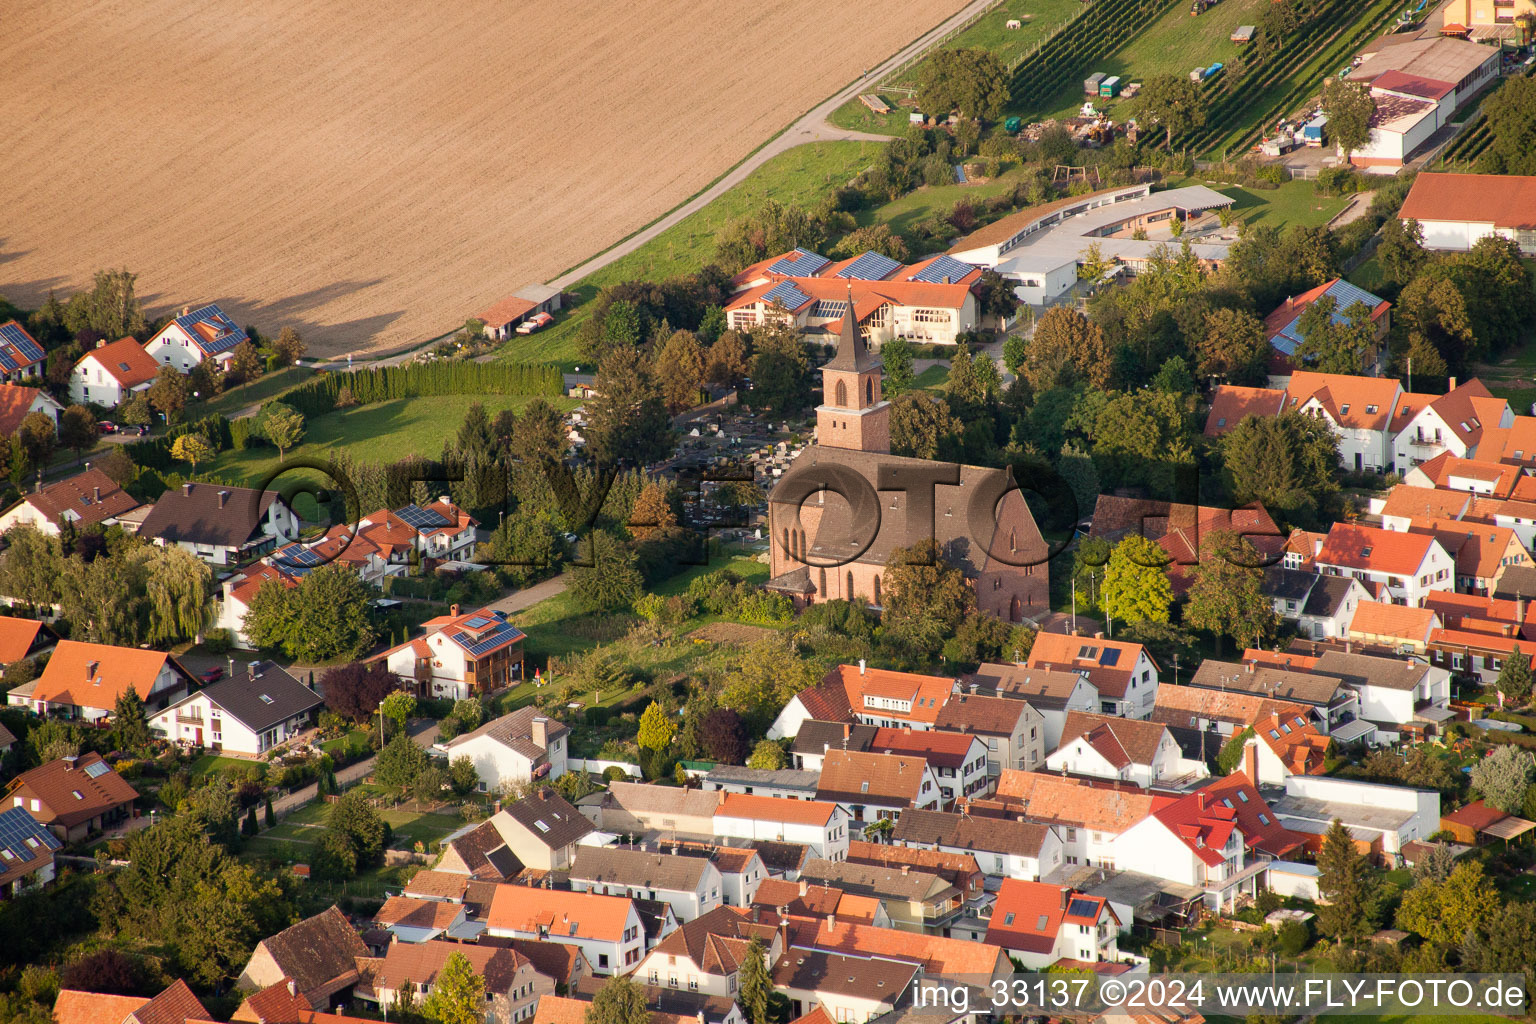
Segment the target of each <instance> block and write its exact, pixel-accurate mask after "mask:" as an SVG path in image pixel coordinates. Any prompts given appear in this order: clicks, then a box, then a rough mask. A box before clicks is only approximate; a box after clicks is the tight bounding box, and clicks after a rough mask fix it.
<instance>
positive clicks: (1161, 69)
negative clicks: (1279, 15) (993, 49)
mask: <svg viewBox="0 0 1536 1024" xmlns="http://www.w3.org/2000/svg"><path fill="white" fill-rule="evenodd" d="M1269 4H1270V0H1223V2H1221V3H1219V4H1217V5H1216V6H1215V7H1212V8H1211V9H1210V10H1208V11H1206V13H1204V14H1202V15H1200V16H1199V17H1191V16H1190V13H1189V5H1188V4H1187V3H1177V4H1174V5H1173V6H1172V7H1170V8H1169V9H1168V10H1167V11H1166V12H1165V13H1164V14H1163V15H1162V16H1161V17H1160V18H1158V19H1157V20H1156V21H1154V22H1152V24H1151V25H1148V26H1147V27H1146V29H1144V30H1143V31H1142V32H1140V33H1138V34H1137V35H1136V36H1135V37H1133V38H1132V39H1131V40H1130V41H1129V42H1127V43H1126V44H1125V45H1124V46H1122V47H1120V49H1118V50H1116V51H1115V52H1114V53H1112V54H1105V55H1104V56H1102V57H1100V58H1099V59H1098V60H1096V61H1095V62H1094V64H1093V67H1092V69H1091V72H1092V71H1102V72H1104V73H1105V74H1106V75H1119V76H1120V78H1121V79H1122V80H1123V81H1125V82H1145V81H1146V80H1147V79H1149V78H1152V77H1154V76H1156V75H1170V74H1171V75H1187V74H1189V72H1190V71H1192V70H1193V69H1195V68H1197V67H1202V68H1203V67H1207V66H1209V65H1211V64H1213V63H1215V62H1217V61H1221V62H1222V63H1230V62H1231V60H1232V58H1233V57H1234V56H1236V55H1237V53H1238V51H1239V50H1240V49H1241V47H1239V46H1238V44H1237V43H1234V42H1232V39H1231V35H1232V31H1233V29H1235V28H1237V27H1238V26H1239V25H1254V24H1257V23H1258V21H1259V16H1260V15H1261V14H1262V13H1263V12H1264V9H1265V8H1266V7H1268V6H1269ZM1091 72H1090V73H1091ZM1081 77H1083V78H1086V77H1087V75H1086V74H1085V75H1083V76H1081ZM1085 99H1087V97H1085V96H1084V95H1083V88H1082V82H1081V81H1071V82H1068V83H1067V84H1066V85H1064V86H1062V88H1061V91H1060V92H1058V93H1057V94H1056V95H1055V96H1053V97H1052V98H1051V100H1050V102H1048V103H1047V104H1046V105H1045V106H1046V113H1045V114H1043V115H1041V116H1045V117H1068V116H1070V115H1072V114H1074V113H1076V111H1077V108H1078V107H1079V106H1081V105H1082V103H1083V101H1084V100H1085ZM1103 102H1104V101H1099V100H1095V101H1094V103H1095V105H1099V106H1102V104H1103ZM1108 102H1109V106H1110V109H1111V110H1113V109H1114V108H1115V107H1116V105H1118V104H1119V101H1108ZM1029 113H1030V116H1035V114H1034V112H1029ZM1122 119H1123V118H1121V117H1116V120H1122Z"/></svg>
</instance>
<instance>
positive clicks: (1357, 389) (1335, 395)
mask: <svg viewBox="0 0 1536 1024" xmlns="http://www.w3.org/2000/svg"><path fill="white" fill-rule="evenodd" d="M1399 388H1400V385H1399V384H1398V382H1397V381H1396V380H1395V379H1394V378H1391V377H1357V376H1351V375H1349V374H1342V373H1316V372H1314V371H1312V370H1297V371H1296V372H1295V373H1293V374H1292V375H1291V381H1290V383H1289V384H1288V385H1286V388H1285V393H1286V398H1287V401H1286V408H1287V409H1300V408H1301V407H1302V406H1304V405H1306V404H1307V402H1308V401H1310V400H1312V399H1314V398H1315V399H1317V401H1318V404H1320V405H1321V406H1322V407H1323V408H1324V409H1325V410H1327V412H1328V415H1329V416H1331V417H1332V418H1333V420H1334V422H1336V423H1338V424H1339V425H1341V426H1345V427H1353V428H1355V429H1359V430H1386V429H1388V427H1389V425H1390V423H1391V421H1392V414H1393V410H1394V409H1396V407H1397V393H1398V390H1399ZM1346 410H1347V411H1346Z"/></svg>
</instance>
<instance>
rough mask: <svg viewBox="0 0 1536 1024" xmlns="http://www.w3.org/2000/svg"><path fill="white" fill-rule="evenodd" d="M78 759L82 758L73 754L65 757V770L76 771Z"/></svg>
mask: <svg viewBox="0 0 1536 1024" xmlns="http://www.w3.org/2000/svg"><path fill="white" fill-rule="evenodd" d="M78 760H80V759H79V758H78V757H76V756H74V755H73V754H70V755H69V756H68V757H66V758H64V770H65V771H67V772H72V771H74V770H75V762H76V761H78Z"/></svg>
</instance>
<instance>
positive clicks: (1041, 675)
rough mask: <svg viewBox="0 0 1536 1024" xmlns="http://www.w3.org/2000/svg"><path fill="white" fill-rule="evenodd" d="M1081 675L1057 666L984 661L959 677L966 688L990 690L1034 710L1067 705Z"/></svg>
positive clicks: (1059, 707) (1060, 707)
mask: <svg viewBox="0 0 1536 1024" xmlns="http://www.w3.org/2000/svg"><path fill="white" fill-rule="evenodd" d="M1082 681H1083V677H1082V675H1081V674H1079V673H1077V672H1070V671H1067V670H1066V669H1059V668H1030V667H1029V666H1028V665H1020V664H1016V663H1013V662H1007V663H1002V662H999V663H993V662H984V663H983V664H981V665H980V666H978V667H977V669H976V671H975V672H972V673H971V674H970V675H965V676H961V677H960V683H961V685H962V686H963V687H965V688H968V689H969V688H972V687H975V688H977V689H981V690H987V691H991V692H992V693H994V694H996V695H997V696H998V697H1002V698H1004V699H1008V700H1025V701H1028V702H1029V703H1030V705H1031V706H1032V707H1034V708H1035V709H1036V710H1039V709H1042V708H1045V709H1049V710H1056V711H1059V710H1061V709H1063V708H1065V707H1066V706H1067V704H1068V703H1069V702H1070V701H1071V699H1072V694H1073V692H1074V691H1076V689H1077V684H1078V683H1079V682H1082Z"/></svg>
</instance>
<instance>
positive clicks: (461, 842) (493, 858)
mask: <svg viewBox="0 0 1536 1024" xmlns="http://www.w3.org/2000/svg"><path fill="white" fill-rule="evenodd" d="M448 848H449V849H450V850H452V851H453V852H454V853H456V854H458V856H459V859H460V860H462V861H463V862H464V866H465V868H467V869H468V870H469V873H470V874H472V875H474V876H475V877H476V878H489V879H491V880H493V881H498V882H504V881H507V880H508V879H510V878H512V877H514V876H515V875H517V874H518V873H519V872H521V871H522V870H523V863H522V861H520V860H518V859H517V856H516V855H515V854H513V853H512V851H511V850H510V849H509V848H508V847H507V844H506V840H504V839H502V838H501V833H500V832H498V831H496V826H495V825H492V824H491V823H490V822H489V821H485V822H481V823H480V824H479V825H476V826H475V827H474V828H472V829H470V830H469V831H468V832H466V833H464V834H463V835H461V836H459V838H457V839H455V840H453V841H452V842H451V843H449V844H448ZM508 868H511V870H510V871H509V870H507V869H508Z"/></svg>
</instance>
